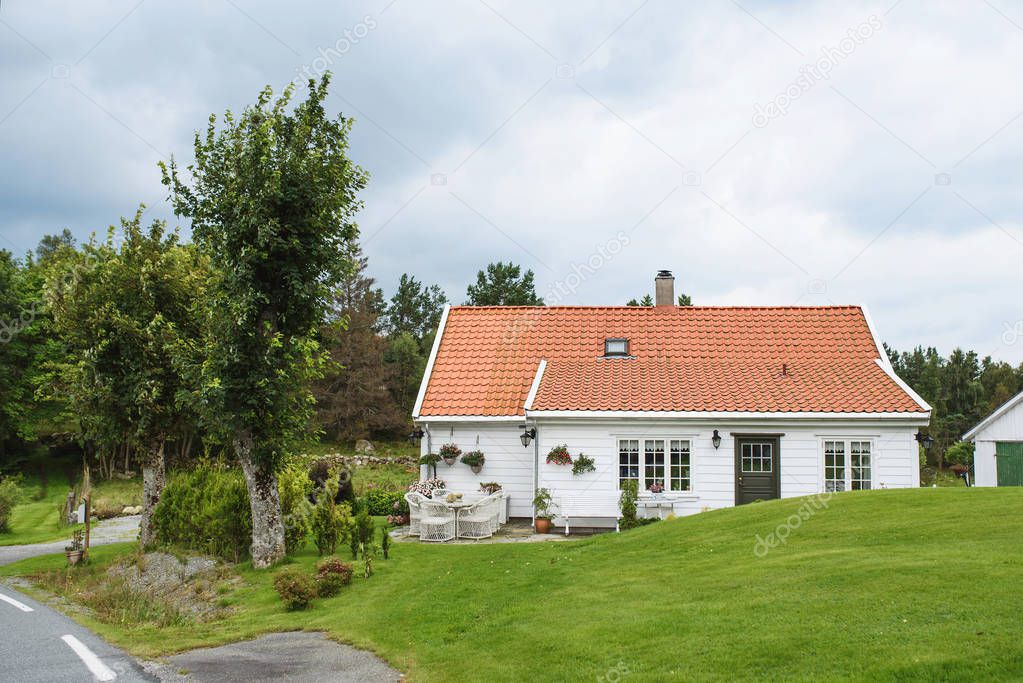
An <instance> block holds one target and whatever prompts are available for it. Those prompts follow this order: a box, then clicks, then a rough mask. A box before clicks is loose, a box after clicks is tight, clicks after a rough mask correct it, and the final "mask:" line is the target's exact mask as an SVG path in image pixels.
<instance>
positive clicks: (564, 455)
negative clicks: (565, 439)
mask: <svg viewBox="0 0 1023 683" xmlns="http://www.w3.org/2000/svg"><path fill="white" fill-rule="evenodd" d="M547 464H548V465H571V464H572V456H571V455H569V454H568V446H566V445H564V444H562V445H560V446H555V447H554V448H552V449H551V450H550V452H549V453H548V454H547Z"/></svg>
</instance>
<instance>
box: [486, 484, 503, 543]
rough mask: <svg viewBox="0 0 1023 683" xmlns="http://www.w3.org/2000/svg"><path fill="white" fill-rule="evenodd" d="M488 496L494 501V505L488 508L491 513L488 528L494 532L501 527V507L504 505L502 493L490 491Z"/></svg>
mask: <svg viewBox="0 0 1023 683" xmlns="http://www.w3.org/2000/svg"><path fill="white" fill-rule="evenodd" d="M488 497H489V498H490V499H492V500H493V501H494V505H493V507H491V509H490V511H491V513H492V517H491V518H490V528H491V530H493V532H494V533H495V534H496V533H497V532H498V531H499V530H500V529H501V508H503V507H504V494H503V493H501V492H500V491H498V492H496V493H491V494H490V496H488Z"/></svg>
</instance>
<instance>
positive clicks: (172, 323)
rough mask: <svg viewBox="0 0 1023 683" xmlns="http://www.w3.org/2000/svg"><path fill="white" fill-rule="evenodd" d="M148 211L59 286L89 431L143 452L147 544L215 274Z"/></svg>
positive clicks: (76, 394)
mask: <svg viewBox="0 0 1023 683" xmlns="http://www.w3.org/2000/svg"><path fill="white" fill-rule="evenodd" d="M141 217H142V209H139V211H138V213H136V214H135V217H134V218H133V219H131V220H127V219H122V221H121V238H122V239H121V241H120V244H119V245H118V244H117V243H116V242H115V235H116V232H115V229H114V228H112V227H111V228H110V230H109V232H108V234H107V239H106V241H105V242H103V243H96V242H90V243H89V244H88V245H86V247H85V250H84V252H83V253H82V254H81V258H80V261H79V263H77V264H75V265H76V268H75V271H74V274H73V277H70V278H63V277H62V278H60V279H59V280H57V281H55V282H53V283H51V287H50V289H49V293H50V308H51V310H52V313H53V317H54V325H55V328H56V330H57V332H58V333H59V334H60V337H61V339H62V340H63V341H64V342H65V343H66V345H67V347H66V348H67V357H66V358H65V361H64V364H63V368H62V374H63V376H64V380H65V384H66V387H67V388H68V390H69V392H70V395H71V398H72V402H73V405H74V406H75V407H76V410H77V411H78V412H79V415H80V423H81V427H82V430H83V435H84V436H85V437H86V438H89V439H91V440H94V441H96V442H98V443H100V444H101V445H103V446H105V447H107V448H111V447H112V446H113V445H114V444H117V443H119V442H120V441H121V440H122V439H126V440H127V441H128V442H129V443H130V444H131V445H133V446H135V447H136V448H138V449H139V450H140V451H141V452H142V453H143V454H144V456H143V462H142V477H143V498H142V502H143V504H142V523H141V534H140V535H141V541H142V544H143V546H145V545H148V544H149V543H151V542H152V541H153V540H154V538H153V526H152V525H153V518H152V513H153V509H154V508H155V507H156V505H157V503H159V501H160V496H161V494H162V492H163V489H164V486H165V484H166V475H165V471H164V470H165V465H164V445H165V444H166V442H167V440H168V438H170V436H171V435H172V434H173V433H174V432H175V430H176V429H177V428H178V427H179V426H180V424H181V421H182V419H183V418H182V413H181V411H180V410H179V408H178V406H177V398H178V394H179V393H180V392H183V391H186V390H187V388H186V387H185V386H184V384H183V381H182V373H181V370H180V368H179V366H178V365H177V363H176V361H175V350H176V348H177V346H178V345H179V344H181V343H183V342H184V341H185V340H183V337H190V338H194V337H195V336H197V334H198V324H197V323H196V321H195V318H194V317H193V304H194V300H195V297H196V296H197V295H198V294H199V293H200V292H202V289H203V286H204V281H205V273H204V271H203V268H202V267H201V264H200V262H199V260H198V259H197V258H196V255H195V253H194V251H193V250H192V249H188V248H184V247H181V246H179V245H178V236H177V234H176V233H170V234H168V233H167V231H166V227H165V225H164V224H163V222H161V221H155V222H154V223H153V224H152V225H151V226H150V227H149V228H148V229H143V228H142V226H141Z"/></svg>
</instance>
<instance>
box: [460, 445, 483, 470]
mask: <svg viewBox="0 0 1023 683" xmlns="http://www.w3.org/2000/svg"><path fill="white" fill-rule="evenodd" d="M486 461H487V457H486V456H485V455H483V451H469V452H468V453H466V454H465V455H463V456H462V462H464V463H465V464H466V465H468V466H469V467H470V468H471V469H472V472H473V474H479V473H480V470H482V469H483V463H485V462H486Z"/></svg>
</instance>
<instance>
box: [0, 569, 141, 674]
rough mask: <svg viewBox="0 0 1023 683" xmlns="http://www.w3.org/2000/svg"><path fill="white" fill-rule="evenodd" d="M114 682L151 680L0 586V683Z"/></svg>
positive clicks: (71, 625) (55, 615) (113, 651)
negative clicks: (13, 682) (2, 682)
mask: <svg viewBox="0 0 1023 683" xmlns="http://www.w3.org/2000/svg"><path fill="white" fill-rule="evenodd" d="M11 601H14V602H15V603H17V604H12V603H11ZM25 609H28V610H31V611H25ZM114 680H116V681H124V682H128V681H155V680H157V679H156V678H154V677H151V676H149V675H148V674H147V673H146V672H145V671H143V669H142V667H141V666H140V665H139V664H138V662H136V661H135V660H134V659H133V658H132V657H130V656H129V655H127V654H125V653H124V652H122V651H121V650H118V649H117V648H115V647H113V646H112V645H110V644H108V643H106V642H104V641H103V640H102V639H100V638H99V637H97V636H95V635H93V634H92V633H91V632H89V631H88V630H87V629H85V628H83V627H81V626H79V625H78V624H76V623H75V622H73V621H71V620H70V619H69V618H67V617H66V616H64V615H63V614H61V613H60V612H57V611H55V610H53V609H50V608H49V607H47V606H45V605H42V604H40V603H38V602H36V601H35V600H32V599H31V598H29V597H27V596H25V595H23V594H21V593H19V592H17V591H15V590H14V589H13V588H11V586H10V585H9V584H6V583H0V681H18V682H19V683H34V682H35V681H40V682H43V681H45V682H47V683H71V682H74V683H79V682H81V681H114Z"/></svg>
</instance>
